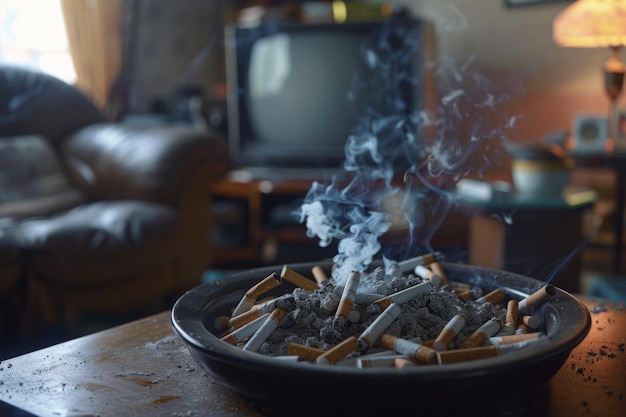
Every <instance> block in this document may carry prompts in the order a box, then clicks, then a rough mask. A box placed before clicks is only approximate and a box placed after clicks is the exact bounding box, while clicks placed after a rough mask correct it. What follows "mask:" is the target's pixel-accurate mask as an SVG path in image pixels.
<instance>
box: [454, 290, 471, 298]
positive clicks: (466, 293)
mask: <svg viewBox="0 0 626 417" xmlns="http://www.w3.org/2000/svg"><path fill="white" fill-rule="evenodd" d="M453 290H454V292H456V295H457V296H458V297H459V298H460V299H461V300H463V301H469V300H471V299H472V291H470V290H469V289H456V288H453Z"/></svg>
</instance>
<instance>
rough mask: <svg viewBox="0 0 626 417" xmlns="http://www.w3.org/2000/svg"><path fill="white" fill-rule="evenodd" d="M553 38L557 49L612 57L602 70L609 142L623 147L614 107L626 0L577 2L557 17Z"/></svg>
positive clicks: (619, 89) (625, 24)
mask: <svg viewBox="0 0 626 417" xmlns="http://www.w3.org/2000/svg"><path fill="white" fill-rule="evenodd" d="M552 34H553V38H554V41H555V42H556V43H557V44H558V45H559V46H566V47H580V48H606V47H608V48H609V49H610V52H611V55H610V57H609V59H608V60H607V61H606V62H605V63H604V66H603V70H604V84H605V88H606V93H607V95H608V96H609V100H610V108H609V118H608V132H609V138H608V139H612V141H613V143H614V144H615V145H616V146H620V147H622V148H624V147H626V143H621V142H620V139H619V110H618V105H617V99H618V97H619V95H620V94H621V92H622V86H623V83H624V72H625V69H626V66H625V65H624V64H623V63H622V62H621V61H620V58H619V50H620V48H621V46H622V45H626V0H578V1H576V2H574V3H572V4H571V5H569V6H568V7H566V8H565V9H564V10H563V11H561V12H560V13H559V14H558V15H557V16H556V18H555V19H554V22H553V33H552Z"/></svg>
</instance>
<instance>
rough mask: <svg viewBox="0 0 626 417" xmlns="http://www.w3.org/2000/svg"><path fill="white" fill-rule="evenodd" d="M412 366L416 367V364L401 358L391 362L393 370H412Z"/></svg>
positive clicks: (408, 359) (409, 359)
mask: <svg viewBox="0 0 626 417" xmlns="http://www.w3.org/2000/svg"><path fill="white" fill-rule="evenodd" d="M414 366H417V362H416V361H415V360H414V359H411V358H405V357H401V358H396V359H394V361H393V367H394V368H412V367H414Z"/></svg>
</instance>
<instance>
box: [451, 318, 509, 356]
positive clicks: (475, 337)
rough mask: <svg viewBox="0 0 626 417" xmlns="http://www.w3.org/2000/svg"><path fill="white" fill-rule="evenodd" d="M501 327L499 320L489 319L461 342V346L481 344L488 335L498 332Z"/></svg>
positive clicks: (467, 346) (477, 345) (468, 346)
mask: <svg viewBox="0 0 626 417" xmlns="http://www.w3.org/2000/svg"><path fill="white" fill-rule="evenodd" d="M501 328H502V325H501V324H500V321H499V320H494V319H489V320H487V321H486V322H485V323H483V325H482V326H480V327H479V328H478V329H476V330H475V331H474V333H472V334H471V335H470V336H469V337H468V338H467V339H465V341H464V342H463V343H461V348H463V349H469V348H474V347H479V346H482V345H483V343H485V341H486V340H487V339H488V338H489V337H491V336H493V335H494V334H496V333H497V332H499V331H500V329H501Z"/></svg>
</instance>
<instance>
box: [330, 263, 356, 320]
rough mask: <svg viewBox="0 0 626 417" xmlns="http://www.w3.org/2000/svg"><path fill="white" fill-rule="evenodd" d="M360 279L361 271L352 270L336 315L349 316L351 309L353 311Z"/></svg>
mask: <svg viewBox="0 0 626 417" xmlns="http://www.w3.org/2000/svg"><path fill="white" fill-rule="evenodd" d="M360 280H361V274H360V273H359V272H357V271H352V272H350V276H349V277H348V281H346V286H345V287H344V289H343V293H342V294H341V299H340V300H339V305H338V306H337V311H336V313H335V317H344V318H346V319H348V318H349V316H350V311H352V307H353V306H354V297H356V289H357V287H358V286H359V282H360Z"/></svg>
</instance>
